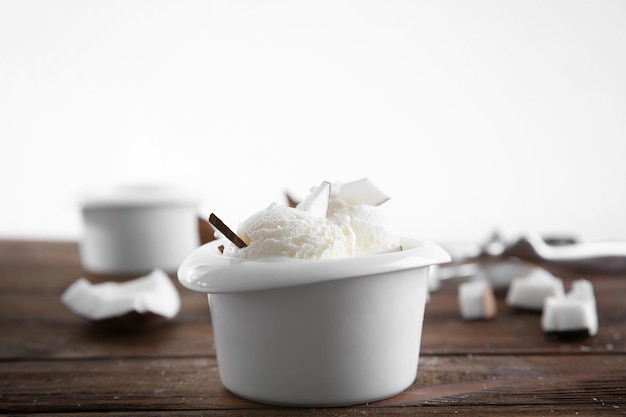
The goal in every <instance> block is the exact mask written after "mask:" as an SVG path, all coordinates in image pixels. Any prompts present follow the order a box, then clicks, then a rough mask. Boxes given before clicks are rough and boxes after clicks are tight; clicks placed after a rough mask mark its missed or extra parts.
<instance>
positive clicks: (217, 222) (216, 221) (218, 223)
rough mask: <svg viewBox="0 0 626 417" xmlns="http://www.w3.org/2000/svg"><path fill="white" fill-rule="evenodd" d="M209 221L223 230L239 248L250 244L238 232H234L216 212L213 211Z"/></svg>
mask: <svg viewBox="0 0 626 417" xmlns="http://www.w3.org/2000/svg"><path fill="white" fill-rule="evenodd" d="M209 223H211V224H212V225H213V226H215V228H216V229H217V230H219V231H220V232H222V234H223V235H224V236H226V238H227V239H228V240H230V241H231V242H233V243H234V244H235V245H236V246H237V247H238V248H239V249H242V248H245V247H246V246H248V245H246V242H244V241H243V240H241V238H240V237H239V236H237V234H236V233H235V232H233V231H232V230H231V229H230V228H229V227H228V226H226V225H225V224H224V222H223V221H222V220H220V218H219V217H217V216H216V215H215V214H213V213H211V215H210V216H209Z"/></svg>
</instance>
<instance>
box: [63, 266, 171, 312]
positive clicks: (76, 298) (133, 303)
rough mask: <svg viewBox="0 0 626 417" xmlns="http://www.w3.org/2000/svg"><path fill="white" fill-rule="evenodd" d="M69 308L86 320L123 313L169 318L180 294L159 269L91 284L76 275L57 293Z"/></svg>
mask: <svg viewBox="0 0 626 417" xmlns="http://www.w3.org/2000/svg"><path fill="white" fill-rule="evenodd" d="M61 301H62V302H63V304H65V305H66V306H67V307H68V308H69V309H70V310H72V311H73V312H74V313H76V314H78V315H79V316H82V317H84V318H86V319H89V320H104V319H109V318H112V317H118V316H122V315H124V314H127V313H131V312H137V313H139V314H146V313H154V314H157V315H159V316H162V317H165V318H168V319H171V318H173V317H174V316H176V314H178V311H179V310H180V297H179V295H178V291H177V290H176V287H174V284H173V283H172V281H171V279H170V278H169V276H168V275H167V274H166V273H165V272H164V271H163V270H161V269H155V270H154V271H152V272H151V273H150V274H148V275H145V276H143V277H140V278H136V279H134V280H131V281H126V282H103V283H100V284H92V283H90V282H89V281H88V280H87V279H86V278H79V279H78V280H77V281H75V282H74V283H73V284H72V285H70V286H69V287H68V288H67V289H66V290H65V291H64V292H63V294H62V295H61Z"/></svg>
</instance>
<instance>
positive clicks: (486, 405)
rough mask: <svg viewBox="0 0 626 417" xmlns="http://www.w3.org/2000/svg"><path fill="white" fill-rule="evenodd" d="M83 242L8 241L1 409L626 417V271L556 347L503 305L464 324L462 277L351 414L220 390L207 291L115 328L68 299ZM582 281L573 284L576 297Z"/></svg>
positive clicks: (0, 260) (0, 251)
mask: <svg viewBox="0 0 626 417" xmlns="http://www.w3.org/2000/svg"><path fill="white" fill-rule="evenodd" d="M83 275H84V273H83V271H82V270H81V267H80V264H79V259H78V250H77V245H76V244H75V243H72V242H26V241H0V356H1V358H0V381H1V388H0V413H2V412H4V413H7V414H14V415H15V414H41V415H75V416H76V415H80V416H92V415H94V416H95V415H98V416H104V415H106V416H122V415H123V416H128V415H132V416H160V415H167V416H170V415H176V416H206V415H225V416H244V415H245V416H261V415H263V416H265V415H268V416H299V415H320V416H363V415H371V416H395V415H427V414H428V415H433V414H435V415H438V416H448V415H450V416H452V415H480V416H502V415H507V416H516V415H519V416H522V415H523V416H557V415H567V416H600V415H610V416H612V415H615V416H617V415H626V298H625V297H626V276H611V277H609V276H595V277H588V278H590V279H591V280H592V282H593V285H594V289H595V292H596V299H597V303H598V313H599V320H600V329H599V332H598V334H597V335H596V336H595V337H592V338H586V339H583V340H573V341H558V340H552V339H550V338H548V337H547V336H546V335H545V334H544V333H543V332H542V330H541V326H540V316H539V315H538V314H532V313H526V312H520V311H515V310H514V309H512V308H510V307H508V306H507V305H506V304H505V303H504V300H503V299H500V300H499V306H498V307H499V314H498V316H497V317H496V318H495V319H494V320H491V321H472V322H469V321H463V320H461V318H460V315H459V310H458V304H457V286H458V284H459V282H460V280H458V279H456V280H455V279H453V280H450V281H445V282H444V283H443V286H442V288H441V289H440V290H439V291H437V292H436V293H434V294H433V295H432V298H431V300H430V301H429V303H428V304H427V307H426V314H425V321H424V332H423V341H422V352H421V356H420V362H419V372H418V378H417V380H416V381H415V383H414V384H413V385H412V386H411V387H410V388H409V389H407V390H406V391H405V392H403V393H401V394H400V395H397V396H395V397H393V398H389V399H386V400H383V401H379V402H374V403H370V404H364V405H359V406H353V407H339V408H326V409H323V408H318V409H306V408H303V409H293V408H281V407H271V406H267V405H263V404H258V403H255V402H250V401H246V400H243V399H240V398H238V397H236V396H234V395H232V394H230V393H229V392H228V391H227V390H226V389H224V387H223V386H222V385H221V384H220V381H219V377H218V373H217V362H216V357H215V350H214V347H213V336H212V331H211V322H210V316H209V311H208V306H207V300H206V297H205V296H203V295H202V294H198V293H194V292H191V291H189V290H186V289H184V288H182V287H180V286H179V287H178V288H179V289H180V294H181V297H182V309H181V312H180V313H179V315H178V316H177V317H176V318H175V319H174V320H172V321H169V322H166V323H164V324H161V325H159V326H156V327H152V328H147V329H144V330H143V331H136V332H130V333H114V332H104V331H102V330H100V329H97V328H95V326H93V325H92V324H90V323H87V322H86V321H84V320H83V319H81V318H79V317H78V316H76V315H74V314H73V313H71V312H70V311H69V310H67V309H66V307H65V306H64V305H63V304H62V303H61V302H60V298H59V297H60V295H61V293H62V292H63V290H64V289H65V288H67V287H68V286H69V285H70V284H71V283H72V282H73V281H74V280H76V279H77V278H79V277H80V276H83ZM574 278H576V276H574V275H569V276H566V277H564V280H565V286H566V289H568V288H569V285H570V283H571V280H572V279H574Z"/></svg>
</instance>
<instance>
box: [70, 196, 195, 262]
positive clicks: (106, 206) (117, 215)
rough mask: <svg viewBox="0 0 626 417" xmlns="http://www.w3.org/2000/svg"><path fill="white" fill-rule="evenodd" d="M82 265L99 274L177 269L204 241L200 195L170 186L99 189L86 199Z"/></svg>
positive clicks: (83, 200) (83, 210)
mask: <svg viewBox="0 0 626 417" xmlns="http://www.w3.org/2000/svg"><path fill="white" fill-rule="evenodd" d="M81 211H82V216H83V236H82V239H81V242H80V257H81V262H82V264H83V267H84V268H85V269H86V270H87V271H90V272H94V273H100V274H129V273H146V272H150V271H152V270H153V269H155V268H160V269H163V270H165V271H168V272H175V271H176V270H177V269H178V267H179V265H180V263H181V262H182V261H183V260H184V259H185V257H186V256H187V255H188V254H189V253H190V252H191V251H193V250H194V249H196V248H197V247H198V246H199V245H200V238H199V230H198V208H197V202H196V200H195V199H194V198H193V197H192V196H190V195H189V194H187V193H186V192H183V191H182V190H179V189H176V188H172V187H167V186H120V187H111V188H105V189H97V190H94V191H92V192H90V193H89V194H86V195H85V196H83V198H82V202H81Z"/></svg>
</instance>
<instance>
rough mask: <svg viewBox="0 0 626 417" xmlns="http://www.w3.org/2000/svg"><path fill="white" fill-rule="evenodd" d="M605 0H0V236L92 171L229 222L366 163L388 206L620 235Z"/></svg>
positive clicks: (613, 80)
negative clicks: (168, 192)
mask: <svg viewBox="0 0 626 417" xmlns="http://www.w3.org/2000/svg"><path fill="white" fill-rule="evenodd" d="M624 22H626V2H624V1H621V0H614V1H609V0H588V1H572V0H555V1H550V0H547V1H538V0H537V1H534V0H531V1H512V0H493V1H487V0H481V1H463V0H458V1H457V0H443V1H442V0H432V1H409V0H406V1H402V0H391V1H389V0H385V1H382V0H381V1H366V0H354V1H344V0H339V1H324V0H315V1H269V0H259V1H244V0H224V1H164V0H145V1H138V0H120V1H85V0H55V1H48V0H3V1H0V141H1V144H2V147H1V154H0V199H1V200H0V237H19V238H21V237H24V238H32V237H35V238H53V239H73V238H76V237H77V236H79V233H80V229H81V224H80V221H79V220H80V218H79V216H78V211H77V208H76V206H75V198H76V196H77V195H78V194H79V193H80V191H81V190H83V189H85V188H88V187H93V186H96V185H98V184H120V183H141V182H150V183H156V182H167V183H174V184H184V185H186V186H188V187H189V188H191V189H193V190H194V191H196V192H198V193H199V195H200V197H201V198H202V202H203V206H202V212H203V214H208V213H209V212H210V211H214V212H215V213H216V214H218V215H219V216H220V217H222V218H223V219H224V220H225V221H226V222H227V223H229V224H231V225H232V226H236V224H237V223H238V222H239V221H240V220H243V218H244V217H245V216H247V215H248V214H250V213H251V212H253V211H256V210H259V209H262V208H264V207H265V206H267V205H268V204H269V203H270V202H272V201H274V200H281V199H282V197H283V194H282V193H283V192H284V191H285V190H292V191H293V192H294V193H295V194H297V195H302V194H304V193H305V192H306V191H307V190H308V189H309V187H311V186H313V185H316V184H318V183H319V182H320V181H322V180H331V181H349V180H352V179H357V178H360V177H363V176H368V177H370V178H371V179H372V180H373V181H374V182H375V183H377V184H378V185H379V186H380V187H381V188H383V189H384V190H385V191H387V193H388V194H390V195H391V196H392V198H393V199H392V200H391V201H390V203H389V204H388V206H387V210H388V214H389V217H390V221H391V225H392V227H393V228H395V229H398V230H400V229H401V231H402V232H403V233H407V234H413V235H417V236H421V237H427V238H432V239H446V240H449V239H462V240H465V239H471V240H474V239H481V238H484V237H486V236H487V235H488V234H489V233H490V232H491V231H492V230H493V229H494V228H499V229H501V230H502V231H503V232H505V234H515V233H518V232H519V231H523V230H528V229H532V230H536V231H539V232H543V233H549V232H550V233H551V232H565V233H573V234H575V235H577V236H579V237H581V238H584V239H604V238H626V215H625V213H626V192H625V191H624V182H625V181H624V180H625V178H626V164H624V163H623V159H624V153H625V150H626V146H625V143H626V76H624V74H626V24H624Z"/></svg>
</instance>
